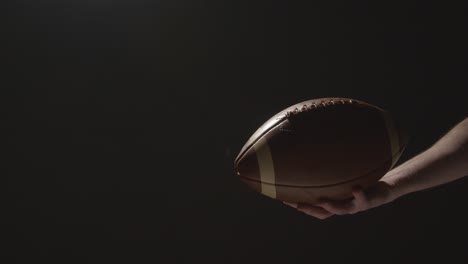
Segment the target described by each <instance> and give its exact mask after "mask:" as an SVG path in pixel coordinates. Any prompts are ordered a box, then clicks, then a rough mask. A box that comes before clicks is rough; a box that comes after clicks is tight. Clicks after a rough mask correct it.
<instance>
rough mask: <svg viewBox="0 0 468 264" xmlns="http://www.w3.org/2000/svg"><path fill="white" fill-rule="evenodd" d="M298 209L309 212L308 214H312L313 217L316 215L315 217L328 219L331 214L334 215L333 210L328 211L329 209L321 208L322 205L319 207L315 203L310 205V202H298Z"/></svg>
mask: <svg viewBox="0 0 468 264" xmlns="http://www.w3.org/2000/svg"><path fill="white" fill-rule="evenodd" d="M297 210H299V211H301V212H303V213H305V214H307V215H310V216H312V217H315V218H318V219H322V220H323V219H326V218H328V217H330V216H332V215H333V213H331V212H328V211H327V210H325V209H323V208H321V207H317V206H313V205H309V204H298V206H297Z"/></svg>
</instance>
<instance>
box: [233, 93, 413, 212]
mask: <svg viewBox="0 0 468 264" xmlns="http://www.w3.org/2000/svg"><path fill="white" fill-rule="evenodd" d="M407 142H408V137H407V134H406V133H405V132H404V130H403V129H401V127H399V126H398V125H397V124H396V123H395V122H394V120H393V119H392V117H391V116H390V114H389V113H388V112H387V111H385V110H382V109H380V108H378V107H376V106H374V105H371V104H368V103H365V102H362V101H358V100H355V99H348V98H320V99H314V100H309V101H305V102H302V103H299V104H296V105H293V106H291V107H288V108H286V109H285V110H283V111H281V112H279V113H278V114H276V115H275V116H273V117H272V118H270V119H269V120H268V121H267V122H266V123H265V124H263V125H262V126H261V127H260V128H259V129H258V130H257V131H256V132H255V133H254V134H253V135H252V136H251V137H250V139H249V140H248V141H247V143H246V144H245V145H244V147H243V148H242V150H241V151H240V153H239V155H238V156H237V158H236V160H235V163H234V167H235V171H236V173H237V175H239V177H240V179H241V180H242V181H243V182H245V183H246V184H247V185H248V186H250V187H251V188H253V189H254V190H255V191H257V192H259V193H262V194H264V195H267V196H269V197H271V198H275V199H278V200H282V201H288V202H304V203H311V204H313V203H316V202H317V199H318V198H322V197H323V198H329V199H347V198H351V197H352V195H351V190H352V188H353V187H355V186H360V187H362V188H364V189H365V188H368V187H369V186H370V185H372V184H374V183H375V182H377V181H378V180H379V179H380V178H381V177H382V176H383V175H385V173H387V172H388V171H389V170H390V169H391V168H392V167H393V166H394V165H395V163H396V162H397V160H398V158H399V157H400V155H401V154H402V152H403V150H404V148H405V146H406V144H407Z"/></svg>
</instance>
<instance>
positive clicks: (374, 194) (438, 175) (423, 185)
mask: <svg viewBox="0 0 468 264" xmlns="http://www.w3.org/2000/svg"><path fill="white" fill-rule="evenodd" d="M464 176H468V118H465V119H464V120H462V121H461V122H460V123H458V124H457V125H456V126H455V127H453V128H452V129H451V130H450V131H449V132H447V134H445V135H444V136H443V137H442V138H440V139H439V140H438V141H437V142H436V143H435V144H434V145H432V146H431V147H430V148H429V149H427V150H426V151H424V152H422V153H420V154H419V155H417V156H415V157H413V158H412V159H410V160H408V161H406V162H404V163H403V164H401V165H400V166H398V167H396V168H394V169H392V170H391V171H389V172H388V173H387V174H386V175H385V176H383V177H382V178H381V179H380V181H379V182H377V184H375V185H373V186H372V187H371V188H369V189H367V190H365V191H364V190H362V189H360V188H359V187H356V188H355V189H354V190H353V198H352V199H350V200H346V201H334V200H329V199H322V200H321V201H320V202H319V203H317V204H314V205H311V204H302V203H300V204H295V203H287V202H284V203H285V204H287V205H289V206H292V207H294V208H296V209H297V210H299V211H301V212H303V213H305V214H308V215H310V216H312V217H316V218H318V219H326V218H328V217H330V216H333V215H346V214H355V213H358V212H361V211H366V210H369V209H371V208H374V207H378V206H381V205H383V204H386V203H389V202H392V201H394V200H395V199H398V198H400V197H402V196H404V195H406V194H409V193H413V192H418V191H421V190H425V189H429V188H432V187H435V186H438V185H442V184H445V183H448V182H451V181H454V180H457V179H459V178H462V177H464Z"/></svg>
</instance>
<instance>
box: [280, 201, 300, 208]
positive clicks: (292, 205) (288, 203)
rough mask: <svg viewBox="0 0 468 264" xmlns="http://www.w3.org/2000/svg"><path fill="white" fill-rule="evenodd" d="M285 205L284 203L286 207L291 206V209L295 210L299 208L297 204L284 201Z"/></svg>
mask: <svg viewBox="0 0 468 264" xmlns="http://www.w3.org/2000/svg"><path fill="white" fill-rule="evenodd" d="M283 203H284V204H285V205H288V206H291V207H293V208H297V203H290V202H285V201H283Z"/></svg>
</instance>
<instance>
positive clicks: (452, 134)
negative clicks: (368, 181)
mask: <svg viewBox="0 0 468 264" xmlns="http://www.w3.org/2000/svg"><path fill="white" fill-rule="evenodd" d="M466 175H468V118H467V119H465V120H463V121H462V122H460V123H459V124H458V125H456V126H455V127H454V128H453V129H451V130H450V131H449V132H448V133H447V134H446V135H445V136H443V137H442V138H441V139H440V140H439V141H437V143H436V144H434V145H433V146H432V147H430V148H429V149H428V150H426V151H424V152H422V153H421V154H419V155H417V156H416V157H414V158H412V159H410V160H408V161H407V162H405V163H403V164H402V165H400V166H398V167H397V168H395V169H393V170H392V171H390V172H389V173H388V174H387V175H385V176H384V177H383V178H382V180H383V181H385V182H386V183H388V184H389V185H390V186H391V189H392V196H393V198H394V199H396V198H398V197H400V196H403V195H405V194H408V193H411V192H416V191H420V190H424V189H427V188H431V187H434V186H437V185H441V184H444V183H447V182H450V181H453V180H456V179H459V178H461V177H464V176H466Z"/></svg>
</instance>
